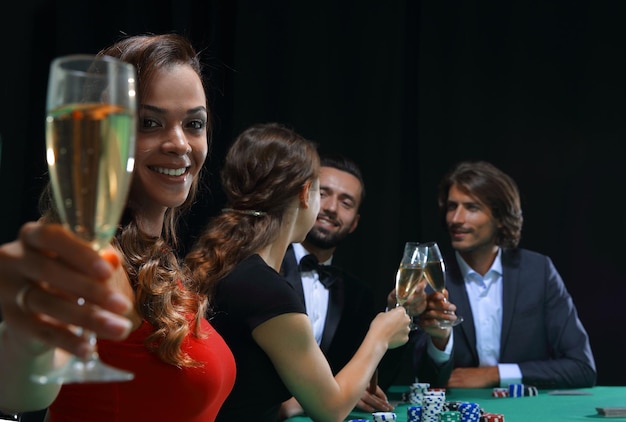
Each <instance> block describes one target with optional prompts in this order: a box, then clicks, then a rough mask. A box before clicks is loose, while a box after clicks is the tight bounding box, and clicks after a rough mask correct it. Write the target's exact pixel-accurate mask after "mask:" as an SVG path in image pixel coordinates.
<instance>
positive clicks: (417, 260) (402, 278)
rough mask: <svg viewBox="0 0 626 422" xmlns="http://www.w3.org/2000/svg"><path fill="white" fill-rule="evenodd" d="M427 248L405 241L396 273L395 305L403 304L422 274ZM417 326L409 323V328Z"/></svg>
mask: <svg viewBox="0 0 626 422" xmlns="http://www.w3.org/2000/svg"><path fill="white" fill-rule="evenodd" d="M426 252H427V250H426V249H425V248H424V247H423V246H422V245H420V244H419V243H417V242H406V243H405V244H404V252H403V254H402V260H401V261H400V266H399V267H398V272H397V273H396V302H397V306H404V304H405V302H406V301H407V300H408V299H409V297H410V296H411V294H412V293H413V292H414V291H415V289H416V288H417V286H418V284H419V283H420V281H421V280H422V276H423V275H424V268H425V266H426V259H427V255H426ZM415 328H417V327H416V326H415V325H413V324H411V329H415Z"/></svg>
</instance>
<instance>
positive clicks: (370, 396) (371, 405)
mask: <svg viewBox="0 0 626 422" xmlns="http://www.w3.org/2000/svg"><path fill="white" fill-rule="evenodd" d="M356 407H357V409H359V410H362V411H364V412H369V413H371V412H391V411H392V410H393V406H392V405H391V404H390V403H389V402H388V401H387V396H386V395H385V392H384V391H383V390H382V389H381V388H380V387H379V386H378V385H377V386H376V391H375V392H374V393H370V392H368V391H365V393H363V396H361V399H360V400H359V402H358V403H357V404H356Z"/></svg>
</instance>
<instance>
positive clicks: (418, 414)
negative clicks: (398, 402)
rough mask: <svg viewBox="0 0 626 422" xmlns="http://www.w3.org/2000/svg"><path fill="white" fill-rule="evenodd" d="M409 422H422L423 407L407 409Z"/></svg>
mask: <svg viewBox="0 0 626 422" xmlns="http://www.w3.org/2000/svg"><path fill="white" fill-rule="evenodd" d="M406 421H407V422H422V406H421V405H419V406H409V407H407V409H406Z"/></svg>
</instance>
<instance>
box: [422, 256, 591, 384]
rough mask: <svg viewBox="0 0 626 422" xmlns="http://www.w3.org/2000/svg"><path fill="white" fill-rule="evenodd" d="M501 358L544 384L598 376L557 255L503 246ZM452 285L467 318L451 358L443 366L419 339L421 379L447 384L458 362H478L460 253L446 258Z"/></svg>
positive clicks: (457, 330)
mask: <svg viewBox="0 0 626 422" xmlns="http://www.w3.org/2000/svg"><path fill="white" fill-rule="evenodd" d="M502 270H503V275H502V281H503V286H502V333H501V336H500V343H501V344H500V363H516V364H518V365H519V367H520V370H521V372H522V382H523V383H525V384H529V385H534V386H536V387H538V388H582V387H590V386H592V385H594V384H595V381H596V367H595V361H594V358H593V354H592V352H591V346H590V344H589V337H588V335H587V332H586V331H585V328H584V327H583V325H582V323H581V322H580V320H579V318H578V314H577V311H576V307H575V306H574V303H573V301H572V298H571V296H570V294H569V292H568V291H567V289H566V287H565V284H564V283H563V280H562V279H561V276H560V275H559V273H558V271H557V270H556V268H555V267H554V264H553V263H552V260H551V259H550V258H549V257H547V256H545V255H541V254H539V253H536V252H532V251H528V250H524V249H503V250H502ZM446 288H447V289H448V292H449V298H450V302H452V303H454V304H455V305H456V307H457V310H456V313H457V314H458V315H462V316H463V317H464V318H465V321H464V322H463V323H461V324H459V325H457V326H456V327H454V328H453V330H454V346H453V352H452V357H451V359H450V360H449V361H448V362H447V363H445V364H444V365H443V366H442V367H438V366H437V365H436V364H435V363H434V362H433V361H432V360H431V359H430V357H429V356H428V353H427V352H426V335H425V334H424V333H423V332H422V333H421V334H422V335H421V338H420V339H418V341H417V342H416V343H415V356H414V362H415V364H416V365H417V368H416V370H417V371H416V372H417V376H418V379H419V380H420V381H421V382H430V383H431V384H433V386H445V384H446V383H447V382H448V379H449V377H450V373H451V372H452V369H453V368H454V367H477V366H478V353H477V351H476V332H475V328H474V318H473V316H472V309H471V307H470V302H469V299H468V296H467V291H466V290H465V282H464V280H463V277H462V275H461V271H460V269H459V265H458V263H457V261H456V258H455V257H454V256H450V257H447V259H446Z"/></svg>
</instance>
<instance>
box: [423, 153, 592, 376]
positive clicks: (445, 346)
mask: <svg viewBox="0 0 626 422" xmlns="http://www.w3.org/2000/svg"><path fill="white" fill-rule="evenodd" d="M438 205H439V210H440V214H441V218H442V221H443V223H444V225H445V227H446V229H447V231H448V233H449V235H450V239H451V245H452V248H453V249H454V253H453V255H452V256H448V257H447V259H445V258H444V260H445V263H446V288H447V294H448V296H449V299H450V302H445V301H443V297H444V296H443V295H442V294H441V293H433V294H431V295H429V301H428V308H427V310H426V311H425V312H424V313H423V314H422V315H420V325H421V327H422V328H423V330H424V331H422V332H421V335H419V336H417V339H416V342H415V355H414V364H415V365H416V375H417V377H418V379H419V381H420V382H430V383H431V386H436V387H449V388H455V387H456V388H484V387H506V386H507V385H508V384H517V383H524V384H528V385H533V386H536V387H537V388H581V387H591V386H593V385H594V384H595V382H596V367H595V362H594V358H593V354H592V352H591V347H590V344H589V337H588V335H587V332H586V331H585V328H584V327H583V325H582V323H581V321H580V320H579V318H578V314H577V311H576V307H575V306H574V303H573V301H572V297H571V296H570V294H569V292H568V291H567V289H566V287H565V285H564V283H563V280H562V279H561V276H560V275H559V273H558V271H557V269H556V268H555V266H554V264H553V263H552V260H551V259H550V258H549V257H547V256H545V255H541V254H539V253H537V252H532V251H529V250H525V249H520V248H518V247H517V245H518V243H519V240H520V237H521V230H522V222H523V217H522V210H521V204H520V196H519V192H518V188H517V185H516V184H515V182H514V181H513V180H512V179H511V178H510V177H509V176H508V175H506V174H504V173H503V172H502V171H500V170H499V169H497V168H496V167H494V166H493V165H491V164H490V163H487V162H484V161H483V162H463V163H460V164H459V165H457V166H456V167H455V168H454V169H453V170H452V171H451V172H449V173H448V174H447V175H446V176H445V177H444V178H443V180H442V181H441V183H440V185H439V192H438ZM452 303H454V305H456V309H455V306H454V305H452ZM453 310H456V314H457V315H459V316H462V317H463V318H464V322H462V323H461V324H459V325H457V326H456V327H454V328H453V329H450V328H447V329H440V328H437V327H436V323H437V319H441V318H445V319H454V317H452V316H450V315H452V312H449V311H453ZM425 334H428V335H425Z"/></svg>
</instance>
